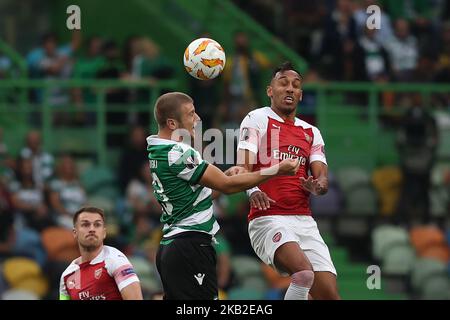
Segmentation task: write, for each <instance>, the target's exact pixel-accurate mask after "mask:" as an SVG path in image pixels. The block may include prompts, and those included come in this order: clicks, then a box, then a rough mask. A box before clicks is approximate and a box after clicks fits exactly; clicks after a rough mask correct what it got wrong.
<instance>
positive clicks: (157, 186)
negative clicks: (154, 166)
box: [152, 172, 173, 215]
mask: <svg viewBox="0 0 450 320" xmlns="http://www.w3.org/2000/svg"><path fill="white" fill-rule="evenodd" d="M152 177H153V183H152V185H153V189H154V190H155V192H156V193H157V194H158V196H159V197H158V198H159V199H158V200H160V202H159V203H160V204H161V206H162V207H163V209H164V212H165V213H167V214H168V215H171V214H172V210H173V206H172V204H171V203H170V202H169V198H168V197H167V196H166V195H165V194H164V187H163V185H162V183H161V180H159V178H158V176H157V175H156V173H154V172H152Z"/></svg>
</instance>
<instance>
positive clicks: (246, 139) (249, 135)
mask: <svg viewBox="0 0 450 320" xmlns="http://www.w3.org/2000/svg"><path fill="white" fill-rule="evenodd" d="M260 135H261V132H260V128H259V126H258V123H257V121H256V117H255V116H254V115H253V116H252V114H251V113H249V114H247V116H246V117H245V118H244V120H242V123H241V127H240V129H239V143H238V147H237V148H238V150H239V149H243V150H249V151H251V152H253V153H257V152H258V146H259V141H260Z"/></svg>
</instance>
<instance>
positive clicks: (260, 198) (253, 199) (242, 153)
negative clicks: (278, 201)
mask: <svg viewBox="0 0 450 320" xmlns="http://www.w3.org/2000/svg"><path fill="white" fill-rule="evenodd" d="M255 163H256V154H255V153H254V152H251V151H250V150H247V149H239V150H238V152H237V165H239V166H241V167H243V168H244V169H246V170H247V171H252V169H253V164H255ZM249 201H250V205H251V207H252V208H258V209H259V210H267V209H269V208H270V204H271V203H275V200H273V199H271V198H269V196H268V195H267V194H266V193H265V192H263V191H261V190H259V189H257V190H256V191H252V192H251V194H250V195H249Z"/></svg>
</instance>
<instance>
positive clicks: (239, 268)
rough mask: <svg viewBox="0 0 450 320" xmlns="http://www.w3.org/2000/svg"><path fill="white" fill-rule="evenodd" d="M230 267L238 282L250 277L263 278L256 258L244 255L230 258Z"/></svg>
mask: <svg viewBox="0 0 450 320" xmlns="http://www.w3.org/2000/svg"><path fill="white" fill-rule="evenodd" d="M231 266H232V268H233V271H234V272H235V274H236V277H237V278H238V280H239V281H243V280H245V279H246V278H247V277H250V276H259V277H261V278H263V274H262V270H261V263H260V262H259V260H258V259H256V258H253V257H250V256H244V255H240V256H232V257H231Z"/></svg>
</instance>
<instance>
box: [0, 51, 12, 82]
mask: <svg viewBox="0 0 450 320" xmlns="http://www.w3.org/2000/svg"><path fill="white" fill-rule="evenodd" d="M12 71H13V68H12V61H11V59H9V57H7V56H5V55H3V54H0V79H10V78H12Z"/></svg>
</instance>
